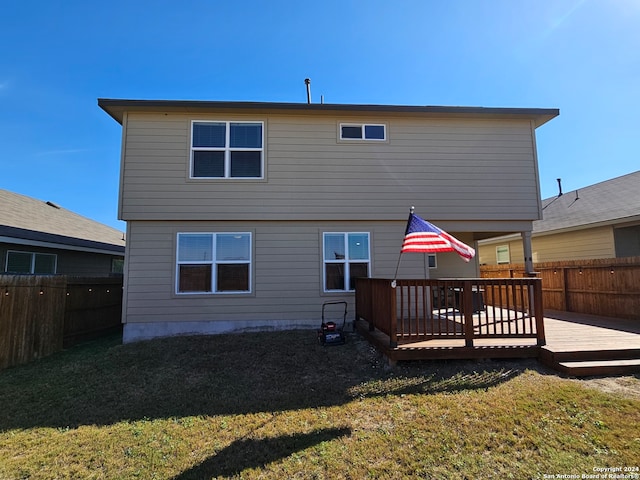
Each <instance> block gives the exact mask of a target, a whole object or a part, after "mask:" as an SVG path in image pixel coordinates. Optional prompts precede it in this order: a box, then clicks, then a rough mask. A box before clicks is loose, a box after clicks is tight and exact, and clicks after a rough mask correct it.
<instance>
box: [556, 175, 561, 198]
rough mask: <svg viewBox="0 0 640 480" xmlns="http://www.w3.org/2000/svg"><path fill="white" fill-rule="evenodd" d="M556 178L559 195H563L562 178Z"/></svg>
mask: <svg viewBox="0 0 640 480" xmlns="http://www.w3.org/2000/svg"><path fill="white" fill-rule="evenodd" d="M556 180H558V196H559V197H561V196H562V179H561V178H556Z"/></svg>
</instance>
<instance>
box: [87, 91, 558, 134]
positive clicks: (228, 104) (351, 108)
mask: <svg viewBox="0 0 640 480" xmlns="http://www.w3.org/2000/svg"><path fill="white" fill-rule="evenodd" d="M98 106H99V107H100V108H102V109H103V110H104V111H105V112H106V113H107V114H109V116H111V117H112V118H113V119H114V120H115V121H117V122H118V123H120V124H122V120H123V116H124V112H126V111H131V110H138V111H143V110H182V111H185V112H197V111H204V110H213V109H240V110H265V109H267V110H286V111H301V112H304V111H307V112H332V111H342V112H370V113H374V112H388V113H407V114H423V115H451V116H465V117H466V116H481V117H492V116H495V117H500V118H530V119H533V120H535V124H536V127H539V126H541V125H543V124H545V123H546V122H548V121H549V120H551V119H553V118H555V117H557V116H558V115H559V114H560V111H559V110H558V109H557V108H506V107H461V106H431V105H426V106H413V105H367V104H364V105H356V104H336V103H333V104H331V103H282V102H238V101H204V100H126V99H110V98H99V99H98Z"/></svg>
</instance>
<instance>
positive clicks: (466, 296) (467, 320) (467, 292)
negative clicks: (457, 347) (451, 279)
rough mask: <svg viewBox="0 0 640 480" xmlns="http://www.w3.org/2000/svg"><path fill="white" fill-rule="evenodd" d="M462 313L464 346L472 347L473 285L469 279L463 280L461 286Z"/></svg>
mask: <svg viewBox="0 0 640 480" xmlns="http://www.w3.org/2000/svg"><path fill="white" fill-rule="evenodd" d="M462 315H463V318H464V345H465V347H473V286H472V284H471V281H470V280H465V281H464V286H463V288H462Z"/></svg>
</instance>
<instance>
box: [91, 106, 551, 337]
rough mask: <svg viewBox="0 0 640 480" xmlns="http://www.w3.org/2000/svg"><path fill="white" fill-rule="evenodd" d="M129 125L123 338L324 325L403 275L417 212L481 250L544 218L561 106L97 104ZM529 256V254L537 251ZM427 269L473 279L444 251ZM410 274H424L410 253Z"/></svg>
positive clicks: (124, 171) (473, 266)
mask: <svg viewBox="0 0 640 480" xmlns="http://www.w3.org/2000/svg"><path fill="white" fill-rule="evenodd" d="M98 104H99V106H100V107H101V108H102V109H104V110H105V111H106V112H107V113H108V114H109V115H111V117H113V118H114V119H115V120H116V121H117V122H118V123H119V124H121V125H122V159H121V161H122V165H121V184H120V196H119V218H120V219H122V220H125V221H126V222H127V252H126V258H125V292H124V305H123V322H124V324H125V325H124V340H125V341H134V340H137V339H144V338H151V337H155V336H165V335H173V334H190V333H217V332H226V331H237V330H248V329H268V328H274V329H275V328H292V327H305V326H306V327H311V326H317V325H318V320H319V318H320V315H321V306H322V304H323V303H324V302H327V301H333V300H342V299H345V300H347V301H348V302H349V305H350V310H351V311H353V286H354V279H355V278H356V277H360V276H365V277H367V276H369V277H376V276H385V277H389V276H392V275H393V274H394V270H395V268H396V265H397V262H398V258H399V252H400V247H401V244H402V239H403V236H404V231H405V226H406V219H407V216H408V213H409V208H410V207H411V206H412V205H414V206H415V207H416V213H418V214H419V215H421V216H422V217H424V218H425V219H427V220H429V221H431V222H433V223H435V224H437V225H438V226H439V227H440V228H442V229H444V230H446V231H448V232H449V233H451V234H453V235H455V236H456V237H457V238H459V239H460V240H461V241H463V242H465V243H468V244H471V245H474V242H475V241H476V240H478V239H482V238H489V237H495V236H496V235H502V234H508V233H520V234H521V235H522V238H523V241H524V243H525V250H526V249H527V246H526V244H527V243H530V234H531V229H532V222H533V221H534V220H537V219H539V218H540V217H541V202H540V193H539V191H540V189H539V180H538V167H537V154H536V140H535V130H536V128H537V127H539V126H541V125H543V124H544V123H545V122H547V121H549V120H551V119H552V118H554V117H555V116H557V115H558V110H556V109H531V108H479V107H420V106H392V105H335V104H303V103H254V102H211V101H165V100H160V101H156V100H114V99H99V100H98ZM529 248H530V245H529ZM428 265H429V275H430V276H431V277H432V278H437V277H474V276H478V263H477V261H475V262H474V261H472V262H470V263H465V262H462V261H460V259H459V257H458V256H457V255H456V254H455V253H442V254H438V255H437V256H434V257H431V258H430V259H429V261H428ZM400 275H401V276H402V278H407V277H418V278H424V271H423V260H422V258H420V254H413V256H411V255H409V254H405V255H404V256H403V258H402V263H401V267H400Z"/></svg>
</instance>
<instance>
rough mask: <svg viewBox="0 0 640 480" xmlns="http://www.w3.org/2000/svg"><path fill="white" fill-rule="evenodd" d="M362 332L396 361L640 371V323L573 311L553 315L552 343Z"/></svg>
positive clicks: (577, 372)
mask: <svg viewBox="0 0 640 480" xmlns="http://www.w3.org/2000/svg"><path fill="white" fill-rule="evenodd" d="M356 328H357V329H358V330H359V331H360V332H361V333H362V334H363V335H364V336H365V337H366V338H367V339H368V340H369V341H370V342H371V343H372V344H373V345H375V346H376V348H378V350H380V351H381V352H382V353H383V354H384V355H385V356H386V357H387V358H388V359H389V361H390V362H391V363H394V362H397V361H404V360H424V359H467V358H469V359H473V358H527V357H529V358H531V357H533V358H539V360H540V361H541V362H542V363H544V364H545V365H547V366H550V367H552V368H554V369H556V370H558V371H560V372H563V373H566V374H568V375H573V376H586V375H609V374H628V373H635V372H640V322H638V321H634V320H625V319H616V318H608V317H597V316H592V315H584V314H576V313H570V312H555V311H547V312H545V316H544V329H545V334H546V345H544V346H539V345H537V343H536V339H535V338H485V339H483V338H476V339H474V342H473V347H468V346H465V340H464V339H461V338H450V339H437V340H436V339H432V340H423V341H416V342H410V343H409V342H406V343H405V342H401V343H399V344H398V345H397V346H396V347H391V346H390V341H389V340H390V339H389V337H388V336H387V335H386V334H384V333H382V332H381V331H379V330H374V331H370V330H369V324H368V323H367V322H366V321H363V320H358V321H357V322H356Z"/></svg>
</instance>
